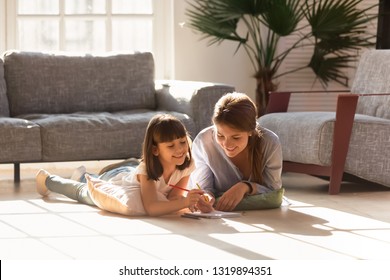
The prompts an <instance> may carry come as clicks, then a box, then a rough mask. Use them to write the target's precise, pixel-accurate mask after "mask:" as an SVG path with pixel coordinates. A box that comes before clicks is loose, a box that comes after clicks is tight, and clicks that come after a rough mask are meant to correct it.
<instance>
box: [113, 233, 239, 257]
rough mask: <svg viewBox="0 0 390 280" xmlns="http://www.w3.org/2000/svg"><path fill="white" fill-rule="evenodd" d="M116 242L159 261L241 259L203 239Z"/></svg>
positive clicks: (126, 239)
mask: <svg viewBox="0 0 390 280" xmlns="http://www.w3.org/2000/svg"><path fill="white" fill-rule="evenodd" d="M118 240H121V241H123V242H125V243H126V244H128V245H131V246H132V247H135V248H138V249H139V250H144V251H146V252H148V253H149V254H151V255H154V256H156V257H157V258H159V259H172V260H177V259H180V260H196V259H198V260H213V259H214V260H216V259H241V257H239V256H238V255H235V254H232V253H229V252H227V251H226V250H224V248H218V247H217V246H215V245H214V244H211V245H208V244H207V243H205V241H207V240H205V239H202V238H201V240H199V241H198V240H195V239H193V238H191V237H186V236H183V235H177V234H169V235H155V236H148V237H147V241H146V240H145V237H144V236H127V237H125V236H123V237H122V236H121V237H118ZM209 241H210V240H209ZM211 241H212V240H211Z"/></svg>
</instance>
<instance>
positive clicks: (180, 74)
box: [174, 0, 256, 98]
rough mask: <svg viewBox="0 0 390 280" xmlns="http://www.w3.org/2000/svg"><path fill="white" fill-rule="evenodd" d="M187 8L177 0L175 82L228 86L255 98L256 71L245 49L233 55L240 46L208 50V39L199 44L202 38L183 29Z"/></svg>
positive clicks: (234, 44)
mask: <svg viewBox="0 0 390 280" xmlns="http://www.w3.org/2000/svg"><path fill="white" fill-rule="evenodd" d="M186 7H188V4H187V3H186V1H183V0H174V57H175V58H174V61H175V65H174V75H175V77H174V78H175V79H178V80H193V81H206V82H218V83H227V84H230V85H233V86H234V87H235V88H236V91H240V92H244V93H246V94H248V95H249V96H250V97H252V98H254V96H255V89H256V82H255V78H253V77H252V76H253V74H254V70H253V67H252V65H251V63H250V61H249V58H248V57H247V55H246V53H245V52H244V49H242V50H239V52H238V53H236V54H234V52H235V50H236V47H237V44H236V43H233V42H229V41H225V42H222V43H221V44H220V45H212V46H207V43H208V41H207V39H206V40H200V38H201V37H202V36H201V35H200V34H196V33H195V32H194V30H192V29H190V28H188V27H185V25H184V27H181V25H180V24H181V23H183V22H185V21H186V20H187V18H186V16H185V9H186Z"/></svg>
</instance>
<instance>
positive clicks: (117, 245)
mask: <svg viewBox="0 0 390 280" xmlns="http://www.w3.org/2000/svg"><path fill="white" fill-rule="evenodd" d="M42 242H44V243H46V244H48V245H49V246H51V247H53V248H55V249H57V250H58V251H60V252H63V253H64V254H66V255H67V256H69V257H70V258H72V259H89V260H98V259H155V258H153V257H152V256H151V255H150V254H149V252H147V251H146V252H145V251H143V250H139V249H137V248H135V247H132V246H129V245H127V244H125V243H123V242H121V241H119V240H117V239H115V238H113V237H109V236H93V237H90V236H89V237H62V238H44V239H42Z"/></svg>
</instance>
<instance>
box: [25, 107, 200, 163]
mask: <svg viewBox="0 0 390 280" xmlns="http://www.w3.org/2000/svg"><path fill="white" fill-rule="evenodd" d="M157 113H163V112H161V111H150V110H141V109H138V110H132V111H123V112H117V113H108V112H101V113H86V112H85V113H74V114H56V115H47V114H37V115H35V114H31V115H23V117H24V118H27V119H29V120H31V121H33V122H35V123H36V124H38V125H39V126H40V127H41V134H42V158H43V160H44V161H66V160H69V161H73V160H76V161H77V160H97V159H99V160H103V159H115V158H118V159H120V158H129V157H137V158H138V157H140V151H141V147H142V141H143V137H144V134H145V130H146V126H147V124H148V122H149V120H150V119H151V118H152V116H154V115H155V114H157ZM169 113H171V114H172V115H174V116H176V117H177V118H178V119H180V120H182V121H183V123H184V125H185V126H186V127H187V129H189V130H190V131H191V130H193V129H194V127H195V125H194V123H193V120H192V119H190V118H188V116H187V115H185V114H181V113H175V112H169Z"/></svg>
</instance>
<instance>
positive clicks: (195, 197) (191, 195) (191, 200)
mask: <svg viewBox="0 0 390 280" xmlns="http://www.w3.org/2000/svg"><path fill="white" fill-rule="evenodd" d="M203 193H204V191H203V190H198V189H193V190H190V191H189V192H188V194H187V197H186V199H187V203H188V208H189V209H190V210H191V212H194V211H195V209H196V204H197V203H198V201H199V199H200V197H201V196H202V194H203Z"/></svg>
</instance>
